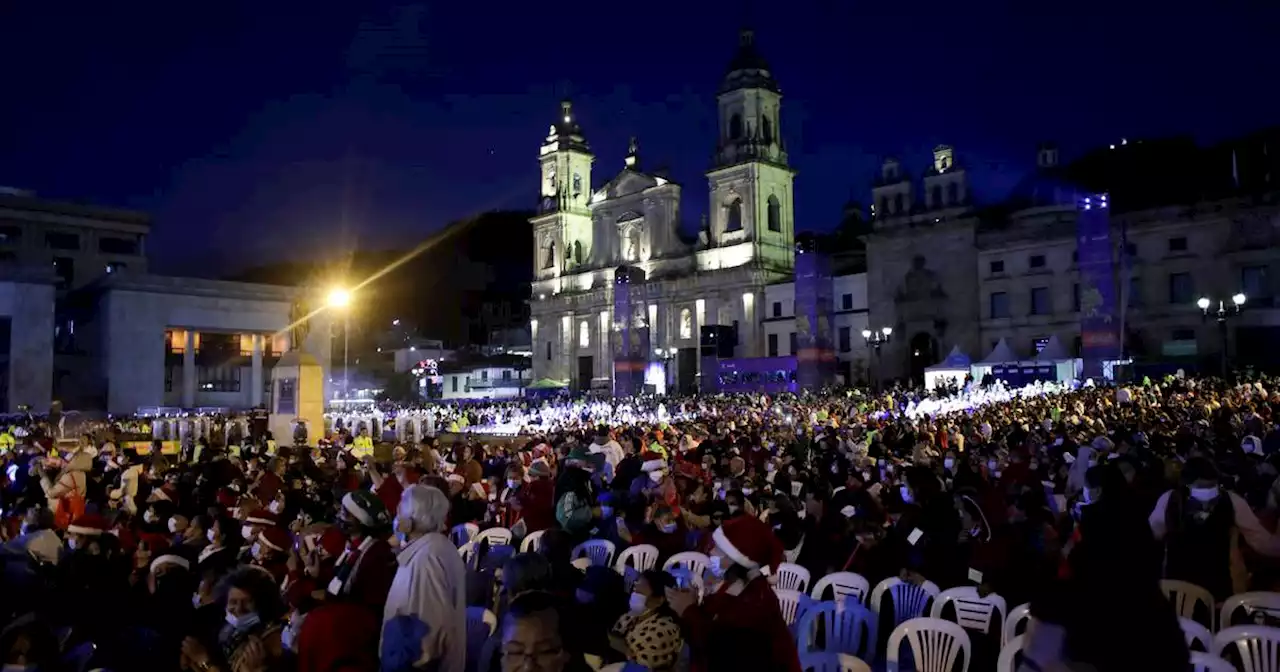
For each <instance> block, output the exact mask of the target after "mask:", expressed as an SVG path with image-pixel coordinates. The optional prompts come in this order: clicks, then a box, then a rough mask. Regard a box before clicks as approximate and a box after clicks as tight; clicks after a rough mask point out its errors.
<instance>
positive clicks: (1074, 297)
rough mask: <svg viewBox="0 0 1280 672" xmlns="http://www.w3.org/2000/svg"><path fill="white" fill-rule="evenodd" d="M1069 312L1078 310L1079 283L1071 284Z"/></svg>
mask: <svg viewBox="0 0 1280 672" xmlns="http://www.w3.org/2000/svg"><path fill="white" fill-rule="evenodd" d="M1071 312H1073V313H1078V312H1080V283H1078V282H1077V283H1076V284H1074V285H1071Z"/></svg>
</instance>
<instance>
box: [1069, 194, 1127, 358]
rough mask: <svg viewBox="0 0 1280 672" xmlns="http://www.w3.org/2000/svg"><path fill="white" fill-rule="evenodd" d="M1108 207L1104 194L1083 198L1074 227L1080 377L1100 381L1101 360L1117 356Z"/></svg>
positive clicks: (1117, 338)
mask: <svg viewBox="0 0 1280 672" xmlns="http://www.w3.org/2000/svg"><path fill="white" fill-rule="evenodd" d="M1110 215H1111V209H1110V208H1109V207H1108V203H1107V196H1106V194H1102V195H1098V196H1091V197H1088V198H1085V199H1084V200H1083V202H1082V203H1081V204H1080V217H1079V220H1078V222H1077V225H1076V226H1077V229H1076V264H1077V266H1078V267H1079V270H1080V357H1081V359H1082V360H1083V372H1082V375H1083V377H1084V378H1093V379H1094V380H1098V381H1101V380H1102V370H1103V367H1102V363H1103V362H1104V361H1106V360H1114V359H1118V358H1119V356H1120V319H1119V313H1118V307H1119V305H1118V303H1117V302H1116V268H1115V254H1114V251H1113V249H1112V245H1111V216H1110Z"/></svg>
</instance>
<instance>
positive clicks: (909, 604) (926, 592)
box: [870, 577, 941, 626]
mask: <svg viewBox="0 0 1280 672" xmlns="http://www.w3.org/2000/svg"><path fill="white" fill-rule="evenodd" d="M885 591H888V592H889V599H890V601H891V602H892V603H893V624H894V625H895V626H897V625H900V624H902V623H904V622H906V621H907V620H910V619H912V618H920V617H922V616H924V615H925V614H928V613H929V611H928V610H929V602H930V601H931V600H934V599H936V598H937V597H938V593H940V592H941V591H940V590H938V584H936V583H934V582H932V581H925V582H924V583H922V584H920V585H918V586H917V585H915V584H914V583H907V582H905V581H903V580H902V579H899V578H896V577H890V578H887V579H885V580H884V581H881V582H880V583H878V584H876V587H875V589H874V590H872V591H871V605H870V606H871V610H872V611H874V612H876V613H877V614H878V613H880V603H881V602H882V600H883V598H884V594H885Z"/></svg>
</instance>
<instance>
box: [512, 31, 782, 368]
mask: <svg viewBox="0 0 1280 672" xmlns="http://www.w3.org/2000/svg"><path fill="white" fill-rule="evenodd" d="M781 101H782V94H781V90H780V89H779V87H778V84H777V82H776V81H775V79H774V77H773V75H772V73H771V72H770V70H769V66H768V64H767V63H766V62H765V60H764V58H763V57H762V56H761V55H760V54H759V52H758V51H757V50H756V47H755V44H754V42H753V38H752V34H751V32H750V31H744V32H743V33H742V35H741V40H740V43H739V46H738V51H737V54H736V55H735V56H734V58H733V60H732V62H731V63H730V65H729V68H728V72H727V74H726V75H725V77H724V80H723V81H722V82H721V86H720V89H719V91H718V93H717V102H718V108H719V114H718V118H719V134H718V138H717V140H716V151H715V154H714V156H715V158H714V165H713V166H712V168H711V170H709V171H708V172H707V181H708V186H709V189H710V199H711V202H710V208H709V213H710V215H709V219H708V221H706V222H705V223H704V226H703V228H702V230H701V231H700V233H699V235H698V238H697V240H693V241H690V240H686V239H684V238H682V237H681V234H680V221H681V220H680V212H681V210H680V198H681V195H682V190H681V187H680V185H678V184H676V183H674V182H671V181H670V180H668V179H666V178H664V177H662V176H660V175H656V174H653V173H649V172H646V171H645V169H644V166H643V164H642V162H641V160H640V153H639V149H638V147H637V145H636V143H635V142H634V141H633V142H632V143H631V146H630V148H629V151H628V153H627V156H626V159H625V161H624V165H623V167H622V170H621V172H619V173H617V174H616V175H614V176H613V177H612V178H610V179H609V180H608V181H607V182H605V183H604V185H603V186H601V187H598V188H593V187H592V184H593V182H592V174H591V170H592V167H593V163H594V161H595V156H594V155H593V154H592V151H591V148H590V145H589V144H588V141H587V136H586V134H585V132H584V130H583V129H582V128H581V127H580V126H579V125H578V122H577V120H576V118H575V117H574V112H573V107H572V105H571V104H570V103H569V102H565V103H563V105H562V109H561V111H560V115H559V117H558V118H557V119H556V120H555V123H554V124H552V125H551V129H550V131H549V132H548V134H547V137H546V139H545V141H544V142H543V144H542V147H541V150H540V152H539V157H540V158H539V162H540V167H541V190H540V194H541V200H540V204H539V210H538V214H537V215H535V216H534V217H533V218H532V219H531V220H530V221H531V223H532V225H533V236H534V243H535V248H534V249H535V251H534V259H533V263H534V275H535V278H534V282H533V288H532V302H531V318H532V319H531V330H532V338H533V377H534V379H543V378H551V379H555V380H562V381H568V382H569V386H570V387H571V388H573V389H579V390H582V389H590V388H592V387H599V388H607V387H609V381H610V380H611V372H612V368H613V350H612V347H613V346H612V345H611V341H613V340H617V339H616V338H615V337H614V335H613V334H614V331H615V329H618V328H619V327H618V324H616V319H631V318H632V317H633V316H626V317H619V318H615V316H614V315H613V308H614V294H613V288H614V278H615V274H616V273H617V271H618V269H619V268H620V267H628V268H631V269H636V271H638V272H639V274H640V275H639V277H640V278H641V280H640V281H638V282H636V281H632V282H631V289H630V291H631V296H632V297H635V298H634V299H633V302H632V303H633V305H636V306H638V308H637V309H636V310H635V313H636V315H635V316H634V318H635V320H636V323H637V324H641V325H643V326H645V327H647V328H648V329H649V331H648V333H649V343H650V345H651V346H652V349H653V350H655V351H656V350H659V349H661V350H662V351H663V352H671V351H672V350H674V351H676V352H677V353H678V354H677V355H676V356H675V357H674V358H668V359H663V358H660V357H658V356H657V355H656V353H655V354H651V355H650V356H651V357H653V359H654V360H658V361H657V363H658V364H659V365H663V366H665V365H667V364H669V365H671V366H673V367H674V369H675V370H674V372H667V373H666V377H667V379H669V380H674V381H675V382H676V385H677V386H678V388H679V389H681V390H689V389H693V388H695V387H696V380H697V378H696V377H697V375H698V371H699V367H700V366H701V365H700V361H699V359H700V358H699V357H698V346H699V334H700V331H701V328H702V327H704V326H708V325H733V326H735V327H736V328H737V329H736V331H737V342H738V345H737V347H736V351H735V353H734V354H735V355H736V356H738V357H754V356H761V355H763V354H765V352H764V348H765V337H764V333H763V330H762V328H761V326H762V325H761V319H762V315H761V314H760V313H759V311H760V306H761V305H762V304H763V303H764V302H765V288H766V287H767V286H768V285H771V284H774V283H777V282H784V281H786V280H788V279H789V278H790V276H791V274H792V273H793V271H794V267H795V252H794V245H795V234H794V232H795V221H794V217H793V212H794V208H793V191H792V180H793V177H794V172H793V171H792V169H791V168H790V166H789V165H788V162H787V153H786V146H785V143H784V142H783V140H782V138H781V137H780V135H779V129H780V128H781V125H780V123H779V114H780V112H781ZM636 271H629V273H631V274H632V275H630V276H629V277H633V278H634V277H637V276H636V275H635V272H636Z"/></svg>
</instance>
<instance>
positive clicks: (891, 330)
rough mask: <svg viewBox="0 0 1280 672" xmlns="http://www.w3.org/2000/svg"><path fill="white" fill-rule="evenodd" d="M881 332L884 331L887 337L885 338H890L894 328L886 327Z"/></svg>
mask: <svg viewBox="0 0 1280 672" xmlns="http://www.w3.org/2000/svg"><path fill="white" fill-rule="evenodd" d="M880 331H883V332H884V335H885V336H888V335H889V334H892V333H893V327H885V328H884V329H881V330H880Z"/></svg>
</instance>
